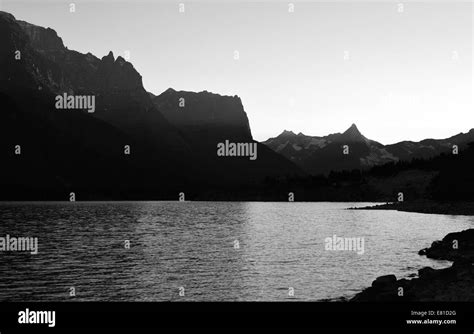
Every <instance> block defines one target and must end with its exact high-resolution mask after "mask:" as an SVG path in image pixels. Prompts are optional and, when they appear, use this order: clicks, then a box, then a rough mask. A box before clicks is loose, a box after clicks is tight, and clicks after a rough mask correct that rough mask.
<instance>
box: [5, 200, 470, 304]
mask: <svg viewBox="0 0 474 334" xmlns="http://www.w3.org/2000/svg"><path fill="white" fill-rule="evenodd" d="M370 204H371V203H297V202H294V203H263V202H75V203H65V202H53V203H0V237H5V235H6V234H9V235H10V236H11V237H37V238H38V254H36V255H32V254H30V253H29V252H6V251H2V252H0V301H70V300H76V301H162V300H173V301H180V300H198V301H289V300H307V301H315V300H321V299H325V298H337V297H341V296H344V297H350V296H353V295H354V294H355V293H357V292H359V291H360V290H361V289H363V288H365V287H367V286H370V285H371V283H372V281H373V280H374V279H375V278H376V277H377V276H380V275H385V274H396V275H397V277H407V276H408V275H410V274H412V273H416V272H417V270H418V269H419V268H421V267H423V266H432V267H435V268H436V267H444V266H447V265H449V262H446V261H435V260H429V259H427V258H426V257H422V256H419V255H418V254H417V252H418V250H420V249H421V248H424V247H427V246H429V245H430V244H431V243H432V242H433V241H434V240H437V239H441V238H442V237H444V236H445V235H446V234H447V233H449V232H454V231H461V230H463V229H466V228H472V227H474V217H470V216H447V215H427V214H417V213H406V212H397V211H369V210H367V211H365V210H364V211H354V210H345V208H348V207H353V206H366V205H370ZM333 235H336V236H338V237H348V238H349V237H351V238H353V237H363V238H364V253H363V254H357V253H356V252H354V251H331V250H326V249H325V239H326V238H328V237H332V236H333ZM125 240H129V241H130V248H129V249H127V248H126V247H125ZM237 242H238V246H239V247H238V248H236V247H235V246H236V243H237ZM71 287H74V289H75V294H76V296H75V297H71V296H70V292H71V290H70V288H71ZM181 287H182V288H184V290H181V292H184V296H180V293H179V292H180V288H181ZM290 288H293V290H294V296H290V295H289V291H290V290H289V289H290Z"/></svg>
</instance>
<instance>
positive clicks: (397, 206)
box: [349, 200, 474, 216]
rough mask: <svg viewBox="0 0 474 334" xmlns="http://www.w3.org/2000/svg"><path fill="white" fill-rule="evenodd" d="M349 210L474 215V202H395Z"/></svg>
mask: <svg viewBox="0 0 474 334" xmlns="http://www.w3.org/2000/svg"><path fill="white" fill-rule="evenodd" d="M349 210H397V211H406V212H418V213H434V214H444V215H469V216H472V215H474V203H473V202H435V201H427V200H418V201H408V202H393V203H386V204H379V205H374V206H367V207H362V208H349Z"/></svg>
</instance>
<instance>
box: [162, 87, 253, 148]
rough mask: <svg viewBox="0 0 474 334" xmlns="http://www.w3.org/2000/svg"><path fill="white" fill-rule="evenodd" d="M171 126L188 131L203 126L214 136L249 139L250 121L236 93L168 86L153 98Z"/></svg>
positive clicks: (191, 131)
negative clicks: (189, 90)
mask: <svg viewBox="0 0 474 334" xmlns="http://www.w3.org/2000/svg"><path fill="white" fill-rule="evenodd" d="M153 101H154V103H155V105H156V106H157V107H158V109H159V110H160V111H161V112H162V113H163V115H164V116H165V117H166V118H167V119H168V121H170V122H171V123H172V124H173V125H175V126H177V127H179V128H180V129H182V130H183V131H185V132H186V133H188V134H191V133H194V132H195V133H196V135H198V134H199V132H200V129H205V130H206V133H207V137H212V138H215V139H226V138H227V139H235V140H252V133H251V131H250V125H249V120H248V118H247V114H246V113H245V111H244V107H243V105H242V101H241V100H240V98H239V97H238V96H221V95H218V94H213V93H209V92H207V91H204V92H200V93H194V92H185V91H175V90H174V89H172V88H170V89H168V90H166V91H165V92H163V93H162V94H160V95H158V96H156V97H155V98H154V99H153Z"/></svg>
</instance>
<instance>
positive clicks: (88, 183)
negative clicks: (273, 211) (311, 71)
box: [0, 12, 301, 199]
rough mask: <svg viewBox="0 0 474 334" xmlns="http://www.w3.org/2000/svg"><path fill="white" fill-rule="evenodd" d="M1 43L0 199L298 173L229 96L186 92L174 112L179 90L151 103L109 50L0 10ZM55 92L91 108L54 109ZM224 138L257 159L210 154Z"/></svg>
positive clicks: (129, 192) (195, 187) (219, 183)
mask: <svg viewBox="0 0 474 334" xmlns="http://www.w3.org/2000/svg"><path fill="white" fill-rule="evenodd" d="M0 44H1V45H2V48H1V49H0V68H1V69H2V71H0V107H1V110H2V114H1V115H0V117H1V122H0V146H1V147H0V148H1V151H2V152H9V153H8V154H7V155H6V156H5V155H2V159H3V160H2V163H3V167H4V168H5V169H6V170H7V173H5V174H3V175H2V176H1V177H0V184H1V185H2V187H1V191H0V197H2V198H6V199H8V198H25V194H26V193H28V194H29V196H31V199H39V198H44V197H41V196H49V195H51V194H52V195H54V196H56V194H58V193H60V194H61V196H64V194H65V193H66V192H68V191H70V190H73V189H76V190H77V189H80V190H81V192H82V193H83V194H84V193H88V194H89V195H91V196H92V197H98V196H97V195H98V194H102V193H103V194H113V195H114V197H116V198H142V199H147V198H157V197H160V196H162V195H163V194H165V193H166V194H169V192H171V193H172V194H173V198H175V196H176V193H177V192H178V191H183V190H185V189H188V191H190V192H194V193H196V194H197V193H199V192H201V193H202V192H209V191H210V190H209V189H212V187H214V189H215V188H216V187H224V188H226V189H228V190H229V189H230V190H229V191H231V190H237V188H232V187H238V186H240V185H243V184H253V185H255V184H256V182H259V181H261V180H262V179H264V178H265V177H267V176H275V175H287V174H288V175H291V174H294V173H300V172H301V171H300V169H299V168H298V167H297V166H295V165H294V164H292V163H291V162H289V161H288V160H286V159H285V158H283V157H281V156H280V155H278V154H276V153H274V152H273V151H271V150H270V149H268V148H266V147H265V146H262V145H260V144H258V143H255V142H254V141H252V136H251V133H250V127H249V124H248V119H247V116H246V114H245V112H244V110H243V107H242V103H241V101H240V99H238V98H236V97H220V96H218V95H215V94H208V93H186V94H184V95H185V100H186V102H185V103H186V104H187V106H188V107H189V109H186V110H185V112H184V113H183V114H179V115H178V116H177V117H174V116H176V115H174V114H173V112H174V111H176V109H175V108H176V106H175V108H173V103H174V102H173V101H175V97H176V96H174V95H173V94H175V93H176V94H178V95H181V94H179V93H177V92H171V91H170V92H168V94H169V93H171V94H169V95H166V94H165V95H164V96H161V99H158V102H159V103H155V102H154V101H153V99H154V98H155V97H154V96H153V95H152V94H150V93H148V92H146V91H145V89H144V87H143V84H142V77H141V75H140V74H139V73H138V72H137V71H136V70H135V68H134V67H133V65H132V64H131V63H129V62H127V61H126V60H125V59H123V58H122V57H117V58H115V57H114V55H113V54H112V53H111V52H110V53H109V54H108V55H106V56H104V57H103V58H101V59H99V58H97V57H95V56H93V55H92V54H90V53H88V54H82V53H79V52H76V51H72V50H69V49H67V48H66V47H65V46H64V43H63V41H62V40H61V38H60V37H59V36H58V35H57V34H56V32H55V31H54V30H52V29H49V28H43V27H38V26H35V25H32V24H30V23H27V22H21V21H16V20H15V18H14V17H13V16H12V15H10V14H7V13H4V12H0ZM63 94H67V95H72V96H90V97H94V98H95V108H94V112H93V113H87V112H86V111H84V110H77V108H76V110H58V109H56V108H55V99H56V97H57V96H61V95H63ZM157 105H158V106H160V107H163V109H164V113H166V115H167V116H168V117H165V116H163V114H162V113H161V112H160V110H159V109H158V108H157ZM178 107H179V106H178ZM73 109H74V108H73ZM78 109H81V108H78ZM179 111H182V110H181V109H180V110H179ZM179 111H178V112H179ZM193 111H196V113H194V112H193ZM173 115H174V116H173ZM167 118H169V120H168V119H167ZM172 123H173V124H172ZM225 139H230V140H232V141H237V142H249V143H252V144H255V145H257V146H259V150H258V160H256V161H250V160H249V159H248V157H232V156H231V157H228V156H226V157H218V156H217V154H216V144H218V142H221V141H223V140H225ZM17 145H19V146H21V151H22V153H21V154H20V155H18V156H16V155H15V153H13V152H14V148H15V147H16V146H17ZM125 146H129V147H130V152H131V153H130V155H126V154H125V153H124V147H125ZM25 175H26V176H25ZM207 187H209V189H208V188H207ZM13 194H15V195H13ZM37 196H40V197H37ZM104 196H107V195H104ZM163 196H165V195H163ZM168 196H169V195H167V196H166V198H169V197H168Z"/></svg>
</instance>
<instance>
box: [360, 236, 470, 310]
mask: <svg viewBox="0 0 474 334" xmlns="http://www.w3.org/2000/svg"><path fill="white" fill-rule="evenodd" d="M473 240H474V229H469V230H465V231H462V232H456V233H450V234H448V235H446V236H445V237H444V238H443V240H442V241H436V242H433V244H432V246H431V247H430V248H427V249H424V250H421V251H420V254H422V255H427V256H429V257H432V258H436V259H445V260H451V261H454V263H453V265H452V266H451V267H449V268H446V269H439V270H435V269H433V268H430V267H425V268H422V269H420V270H419V271H418V278H414V279H411V280H406V279H400V280H396V279H395V276H394V275H387V276H382V277H379V278H377V279H376V280H375V281H374V282H373V283H372V286H371V287H370V288H367V289H365V290H364V291H362V292H360V293H358V294H357V295H355V296H354V297H353V298H352V299H351V301H470V302H472V301H474V266H473V263H474V257H473V249H474V247H473V246H474V245H473ZM454 242H457V243H458V244H459V247H458V249H453V247H452V246H453V243H454ZM400 289H402V290H400ZM400 291H401V293H400Z"/></svg>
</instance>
